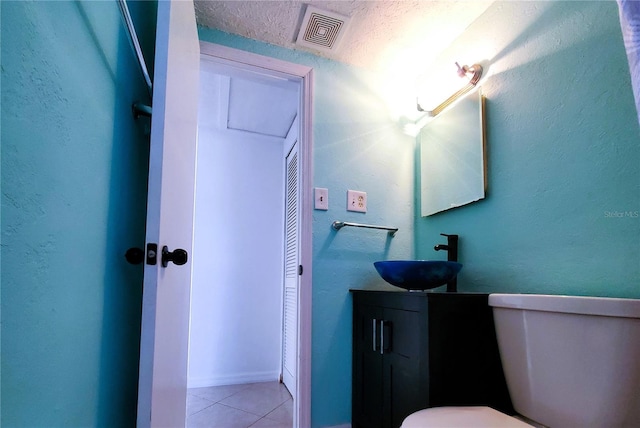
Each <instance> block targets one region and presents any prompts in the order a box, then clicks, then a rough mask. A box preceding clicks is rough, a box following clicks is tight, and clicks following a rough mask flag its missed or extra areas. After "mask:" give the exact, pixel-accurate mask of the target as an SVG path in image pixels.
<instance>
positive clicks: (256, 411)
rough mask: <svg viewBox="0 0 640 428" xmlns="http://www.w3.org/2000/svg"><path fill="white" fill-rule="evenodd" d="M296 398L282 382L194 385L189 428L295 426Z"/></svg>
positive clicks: (190, 399)
mask: <svg viewBox="0 0 640 428" xmlns="http://www.w3.org/2000/svg"><path fill="white" fill-rule="evenodd" d="M292 426H293V399H292V398H291V394H289V391H287V388H285V386H284V385H283V384H281V383H279V382H265V383H250V384H245V385H225V386H211V387H207V388H191V389H189V390H188V391H187V428H200V427H207V428H248V427H251V428H292Z"/></svg>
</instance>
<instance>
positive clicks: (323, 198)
mask: <svg viewBox="0 0 640 428" xmlns="http://www.w3.org/2000/svg"><path fill="white" fill-rule="evenodd" d="M313 191H314V199H315V209H317V210H325V211H326V210H328V209H329V189H324V188H322V187H316V188H314V189H313Z"/></svg>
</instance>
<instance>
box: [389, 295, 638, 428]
mask: <svg viewBox="0 0 640 428" xmlns="http://www.w3.org/2000/svg"><path fill="white" fill-rule="evenodd" d="M489 305H490V306H492V307H493V316H494V319H495V326H496V335H497V337H498V347H499V349H500V357H501V359H502V366H503V370H504V373H505V377H506V380H507V386H508V387H509V394H510V395H511V400H512V401H513V407H514V408H515V410H516V412H518V415H516V416H513V417H512V416H508V415H505V414H503V413H500V412H498V411H496V410H494V409H491V408H489V407H434V408H430V409H425V410H420V411H418V412H415V413H413V414H411V415H409V416H407V418H406V419H405V420H404V422H403V423H402V427H401V428H426V427H527V426H532V425H533V426H547V427H551V428H563V427H567V428H573V427H607V428H612V427H640V299H615V298H604V297H602V298H601V297H577V296H548V295H534V294H491V295H490V296H489Z"/></svg>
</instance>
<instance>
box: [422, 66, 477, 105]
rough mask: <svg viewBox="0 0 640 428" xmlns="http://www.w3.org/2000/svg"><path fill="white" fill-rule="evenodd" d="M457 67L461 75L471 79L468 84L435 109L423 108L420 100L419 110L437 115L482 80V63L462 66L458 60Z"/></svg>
mask: <svg viewBox="0 0 640 428" xmlns="http://www.w3.org/2000/svg"><path fill="white" fill-rule="evenodd" d="M456 67H458V71H457V73H458V76H459V77H461V78H465V79H469V81H468V82H467V84H466V85H465V86H464V87H462V88H461V89H460V90H458V91H457V92H456V93H454V94H453V95H451V96H450V97H449V98H447V99H446V100H444V101H443V102H442V103H440V104H439V105H438V106H436V107H435V108H434V109H433V110H425V109H423V108H422V106H421V105H420V102H419V101H418V102H417V106H418V111H422V112H425V113H427V115H429V116H432V117H433V116H437V115H438V114H439V113H440V112H442V110H444V109H445V108H447V107H448V106H449V105H451V104H452V103H453V102H454V101H455V100H457V99H458V98H460V97H461V96H463V95H464V94H466V93H467V92H469V91H471V90H472V89H473V88H475V86H476V85H477V84H478V82H479V81H480V78H481V77H482V66H481V65H480V64H473V65H472V66H471V67H469V66H468V65H463V66H462V67H461V66H460V64H458V63H457V62H456Z"/></svg>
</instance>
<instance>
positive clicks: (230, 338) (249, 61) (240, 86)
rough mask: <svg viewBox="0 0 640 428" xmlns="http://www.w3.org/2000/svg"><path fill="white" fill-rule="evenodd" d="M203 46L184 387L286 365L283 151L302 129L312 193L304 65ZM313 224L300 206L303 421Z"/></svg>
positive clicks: (253, 378)
mask: <svg viewBox="0 0 640 428" xmlns="http://www.w3.org/2000/svg"><path fill="white" fill-rule="evenodd" d="M201 52H202V61H201V64H202V66H201V81H202V82H203V83H202V85H209V86H208V87H207V88H206V90H204V91H203V93H202V95H203V100H202V101H201V103H200V104H201V107H200V108H199V123H200V125H199V134H200V135H199V149H198V179H197V182H196V193H197V195H198V196H197V197H196V223H195V232H196V233H195V240H194V259H193V260H194V261H193V272H192V281H193V289H192V314H193V315H192V321H191V340H192V342H193V347H191V346H190V358H189V359H190V368H189V382H190V385H189V387H192V386H203V385H205V384H210V385H212V384H216V385H222V384H243V383H247V382H251V383H253V382H261V381H273V380H277V379H278V378H280V376H281V374H282V330H283V327H282V326H283V315H282V314H283V312H282V308H283V291H282V290H283V282H284V269H283V266H284V265H283V263H284V260H283V259H284V257H283V254H284V249H283V248H284V210H285V207H284V200H285V198H284V192H285V189H284V182H285V160H284V157H283V148H284V146H285V141H287V140H291V139H292V134H295V135H294V137H297V136H298V134H299V141H300V155H301V156H300V158H301V162H300V169H301V172H302V173H301V176H300V177H301V186H300V200H301V201H305V200H308V201H310V200H311V199H310V195H311V190H310V182H311V171H310V165H311V162H310V159H311V157H310V155H311V138H310V136H311V132H310V105H311V103H310V95H311V94H310V87H311V86H310V83H311V82H310V80H311V70H310V69H308V68H305V67H300V66H295V65H292V64H288V63H280V62H278V61H275V68H274V60H273V59H270V58H269V59H266V61H267V62H268V63H269V64H268V67H265V64H264V61H265V57H260V56H257V55H252V54H247V53H246V52H241V51H236V50H233V49H228V48H223V47H220V46H216V45H212V44H209V43H205V42H203V43H201ZM291 70H293V71H291ZM202 85H201V86H202ZM265 100H266V101H265ZM247 103H248V104H247ZM247 105H249V107H247ZM256 108H257V110H256ZM252 109H253V111H254V113H251V110H252ZM256 111H257V112H258V115H256V114H255V112H256ZM291 112H293V114H292V113H291ZM296 118H297V120H295V119H296ZM294 123H295V125H294ZM298 123H299V125H298ZM213 158H217V159H218V160H220V159H222V160H223V161H222V162H219V161H218V162H217V163H210V162H211V159H213ZM248 172H249V173H248ZM203 177H204V179H203ZM304 205H305V204H301V208H303V206H304ZM202 208H206V209H205V210H204V211H203V210H202ZM199 212H200V214H199ZM203 212H205V213H209V214H208V215H207V214H205V215H204V216H203V215H202V213H203ZM310 230H311V217H310V210H303V209H301V213H300V261H299V264H300V265H303V264H304V263H307V265H306V266H304V272H305V274H306V275H302V276H300V277H299V299H298V304H297V306H298V308H297V309H298V311H297V313H298V314H299V315H300V316H299V317H298V318H299V319H298V320H297V322H296V324H297V326H298V327H299V328H298V329H297V330H298V334H297V337H298V339H299V340H297V342H298V343H297V352H296V353H295V355H296V360H297V363H298V364H297V366H298V367H297V371H298V376H297V378H296V379H295V385H296V386H298V385H299V387H297V388H295V390H294V391H293V395H294V406H293V407H294V409H293V414H294V415H293V416H294V423H296V424H298V425H300V424H302V425H304V423H303V421H305V420H310V414H309V413H310V412H309V408H310V382H309V378H310V373H309V369H310V367H309V365H308V363H307V362H308V361H309V358H308V355H309V352H310V349H305V347H308V346H309V345H310V340H311V338H310V316H311V314H310V304H309V303H310V291H311V290H310V287H311V277H310V272H311V266H310V261H311V257H310V253H311V251H310V249H311V245H310V244H311V243H310V237H311V234H310ZM305 260H306V262H305ZM203 290H206V291H203ZM202 321H204V322H203V323H202V324H201V322H202ZM192 356H193V357H194V358H193V359H192ZM212 356H215V360H213V358H212ZM203 358H204V360H203ZM202 373H205V375H202ZM225 373H226V374H225ZM207 376H208V377H207ZM225 376H227V377H226V378H225Z"/></svg>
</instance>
